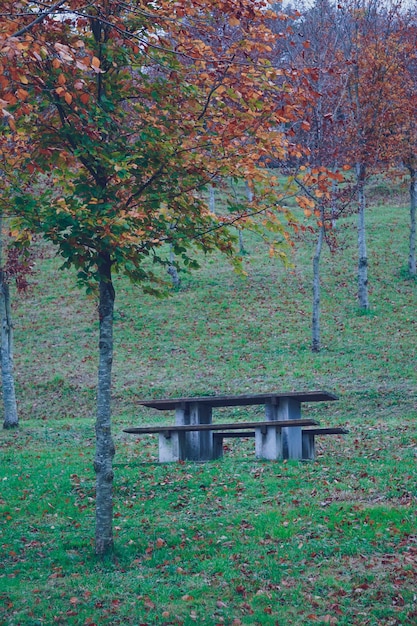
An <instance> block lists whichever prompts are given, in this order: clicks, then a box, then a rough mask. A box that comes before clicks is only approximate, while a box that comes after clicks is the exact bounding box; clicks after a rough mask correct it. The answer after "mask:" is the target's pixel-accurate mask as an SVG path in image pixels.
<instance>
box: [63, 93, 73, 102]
mask: <svg viewBox="0 0 417 626" xmlns="http://www.w3.org/2000/svg"><path fill="white" fill-rule="evenodd" d="M64 98H65V102H66V103H67V104H71V102H72V95H71V94H70V93H68V91H66V92H65V96H64Z"/></svg>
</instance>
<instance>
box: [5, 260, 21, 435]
mask: <svg viewBox="0 0 417 626" xmlns="http://www.w3.org/2000/svg"><path fill="white" fill-rule="evenodd" d="M0 315H1V380H2V387H3V406H4V422H3V428H17V427H18V426H19V418H18V414H17V403H16V392H15V387H14V377H13V325H12V321H11V309H10V292H9V286H8V284H7V283H6V281H5V279H4V273H3V270H0Z"/></svg>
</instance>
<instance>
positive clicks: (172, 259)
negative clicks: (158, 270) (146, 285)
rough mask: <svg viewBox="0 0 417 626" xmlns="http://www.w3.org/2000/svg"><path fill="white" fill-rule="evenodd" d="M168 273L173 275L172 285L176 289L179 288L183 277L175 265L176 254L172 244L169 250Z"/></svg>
mask: <svg viewBox="0 0 417 626" xmlns="http://www.w3.org/2000/svg"><path fill="white" fill-rule="evenodd" d="M168 274H169V275H170V276H171V280H172V285H173V287H174V288H175V289H179V288H180V286H181V279H180V277H179V274H178V270H177V268H176V266H175V255H174V250H173V248H172V245H171V247H170V250H169V265H168Z"/></svg>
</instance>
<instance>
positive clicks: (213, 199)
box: [209, 185, 216, 213]
mask: <svg viewBox="0 0 417 626" xmlns="http://www.w3.org/2000/svg"><path fill="white" fill-rule="evenodd" d="M209 209H210V211H211V212H212V213H215V212H216V190H215V189H214V187H213V185H210V186H209Z"/></svg>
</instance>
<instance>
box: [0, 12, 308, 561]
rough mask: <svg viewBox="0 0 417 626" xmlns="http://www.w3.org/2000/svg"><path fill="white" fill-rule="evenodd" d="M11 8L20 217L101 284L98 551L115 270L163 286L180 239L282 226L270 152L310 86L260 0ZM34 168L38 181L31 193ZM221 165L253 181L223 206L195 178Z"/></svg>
mask: <svg viewBox="0 0 417 626" xmlns="http://www.w3.org/2000/svg"><path fill="white" fill-rule="evenodd" d="M2 14H3V16H4V19H3V23H2V26H1V41H0V50H1V54H2V61H3V65H2V74H1V82H2V87H3V98H2V102H1V104H2V106H3V111H4V115H5V116H6V117H7V119H8V121H9V124H10V127H11V130H12V131H16V132H17V133H22V134H25V136H27V137H28V138H29V140H30V148H31V153H30V158H29V159H26V160H23V161H22V162H21V165H20V173H22V179H21V181H20V185H19V186H18V187H16V188H15V190H14V195H13V198H12V201H13V206H14V210H15V212H16V213H17V215H18V216H19V224H20V228H21V229H25V228H27V229H29V230H30V231H34V232H39V233H42V234H43V235H44V236H45V237H46V238H47V239H48V240H50V241H51V242H52V243H53V244H55V245H56V246H57V247H58V250H59V253H60V254H61V255H62V256H63V257H64V259H65V262H64V267H75V268H76V270H77V275H78V279H79V281H80V282H82V283H83V284H85V285H86V286H87V288H89V289H92V288H94V285H97V286H98V294H99V306H98V311H99V323H100V330H99V371H98V388H97V417H96V455H95V462H94V468H95V471H96V542H95V545H96V552H97V553H98V554H100V555H102V554H105V553H106V552H108V551H110V550H111V549H112V547H113V533H112V484H113V468H112V459H113V456H114V452H115V449H114V444H113V440H112V434H111V366H112V359H113V308H114V299H115V291H114V286H113V280H112V278H113V274H114V272H116V271H119V272H123V273H124V274H125V275H127V276H128V277H129V278H130V279H131V280H132V281H133V282H136V283H140V284H141V286H142V288H143V289H145V290H147V291H150V292H153V293H156V292H159V293H160V292H161V290H163V289H164V288H165V284H164V278H161V274H160V273H158V271H157V269H158V266H160V267H161V268H166V267H167V266H168V265H169V262H170V260H169V254H170V249H171V250H172V251H173V252H174V254H175V258H176V259H179V260H180V262H181V263H182V264H183V265H184V266H185V267H188V268H192V267H195V266H196V262H195V260H194V258H193V253H194V251H195V250H204V251H205V252H209V251H212V250H214V249H219V250H220V251H222V252H223V253H225V254H226V255H228V256H229V257H230V258H231V259H233V253H234V237H233V236H232V234H231V231H230V229H228V228H227V226H228V225H231V224H233V223H236V222H237V221H238V220H241V219H244V220H245V221H246V223H251V224H252V226H255V225H256V221H257V216H259V215H261V216H262V220H261V223H260V225H259V228H261V227H262V226H265V227H267V228H270V229H272V230H274V231H275V232H276V234H277V238H278V240H284V239H285V237H286V236H287V233H286V229H285V227H284V226H283V225H282V224H281V222H280V220H279V216H278V214H279V212H280V211H283V209H282V210H281V209H280V204H279V199H280V190H279V188H278V187H277V185H276V182H274V181H273V180H271V178H270V176H269V173H268V172H266V171H265V170H263V169H262V168H261V167H260V164H261V162H262V159H264V158H265V156H267V155H269V154H271V152H274V154H275V155H277V158H282V157H283V156H284V154H287V153H288V151H291V150H292V149H293V148H292V146H291V145H288V143H287V142H286V139H285V135H284V133H283V131H282V128H281V127H282V123H283V122H285V121H286V119H287V118H286V116H288V117H290V118H292V117H294V115H295V111H300V110H302V107H303V92H302V90H300V89H298V90H297V91H296V90H295V89H294V90H293V89H292V88H291V83H290V81H289V80H287V82H286V85H285V89H283V88H282V87H281V86H280V85H279V84H277V81H276V78H277V71H276V70H275V69H274V68H273V67H272V66H271V64H270V62H269V60H268V54H269V52H270V50H271V46H272V45H273V42H274V36H273V35H272V33H271V32H270V30H269V29H268V27H267V19H269V18H270V17H271V15H270V12H269V11H268V8H267V5H266V4H264V3H263V2H258V3H253V2H251V1H249V0H239V2H238V1H237V0H236V1H235V0H228V1H222V0H217V1H216V2H208V3H207V4H202V3H201V2H197V1H195V2H194V1H193V0H183V1H181V2H176V3H175V4H174V5H173V4H172V3H171V2H166V1H165V0H161V2H158V5H157V7H156V6H155V5H154V3H152V2H149V3H148V2H146V3H143V4H140V5H130V4H129V5H127V4H124V3H121V2H119V1H113V2H112V1H110V2H106V3H101V2H92V3H89V4H88V5H85V4H84V3H82V2H80V1H79V0H72V1H71V2H68V3H67V2H64V1H61V2H57V3H55V4H52V3H51V4H48V3H45V4H44V5H43V12H42V13H39V12H37V8H36V7H34V8H33V6H32V4H31V3H30V2H20V3H19V4H16V3H12V2H8V1H7V2H3V3H2ZM277 102H278V103H279V107H278V106H277ZM23 172H25V173H26V174H28V177H29V178H28V179H27V180H26V181H25V178H24V177H23ZM40 174H42V176H43V177H44V178H43V179H42V180H43V185H44V188H43V190H42V192H40V193H39V194H37V195H36V196H34V195H33V193H32V189H33V187H32V186H31V185H33V183H34V182H35V181H37V180H38V179H39V175H40ZM45 176H46V181H47V182H45ZM226 176H231V177H232V178H235V179H240V178H243V179H250V180H252V181H255V182H256V190H257V191H256V196H255V197H254V198H253V202H252V203H251V206H250V207H248V206H247V203H242V201H241V200H239V203H238V204H236V203H235V202H233V198H232V197H231V198H230V199H229V201H228V208H229V212H228V214H222V215H219V214H213V213H212V212H210V211H209V209H208V207H207V205H206V202H205V201H204V198H203V196H202V194H201V193H200V191H201V190H202V189H203V188H204V187H206V186H207V185H208V184H209V183H210V182H211V181H213V180H214V179H215V178H216V177H219V178H220V179H222V178H225V177H226ZM22 188H23V190H22ZM284 217H285V213H284ZM23 240H24V235H22V241H23ZM170 246H171V248H170ZM162 274H163V275H164V276H165V275H166V272H163V273H162Z"/></svg>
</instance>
